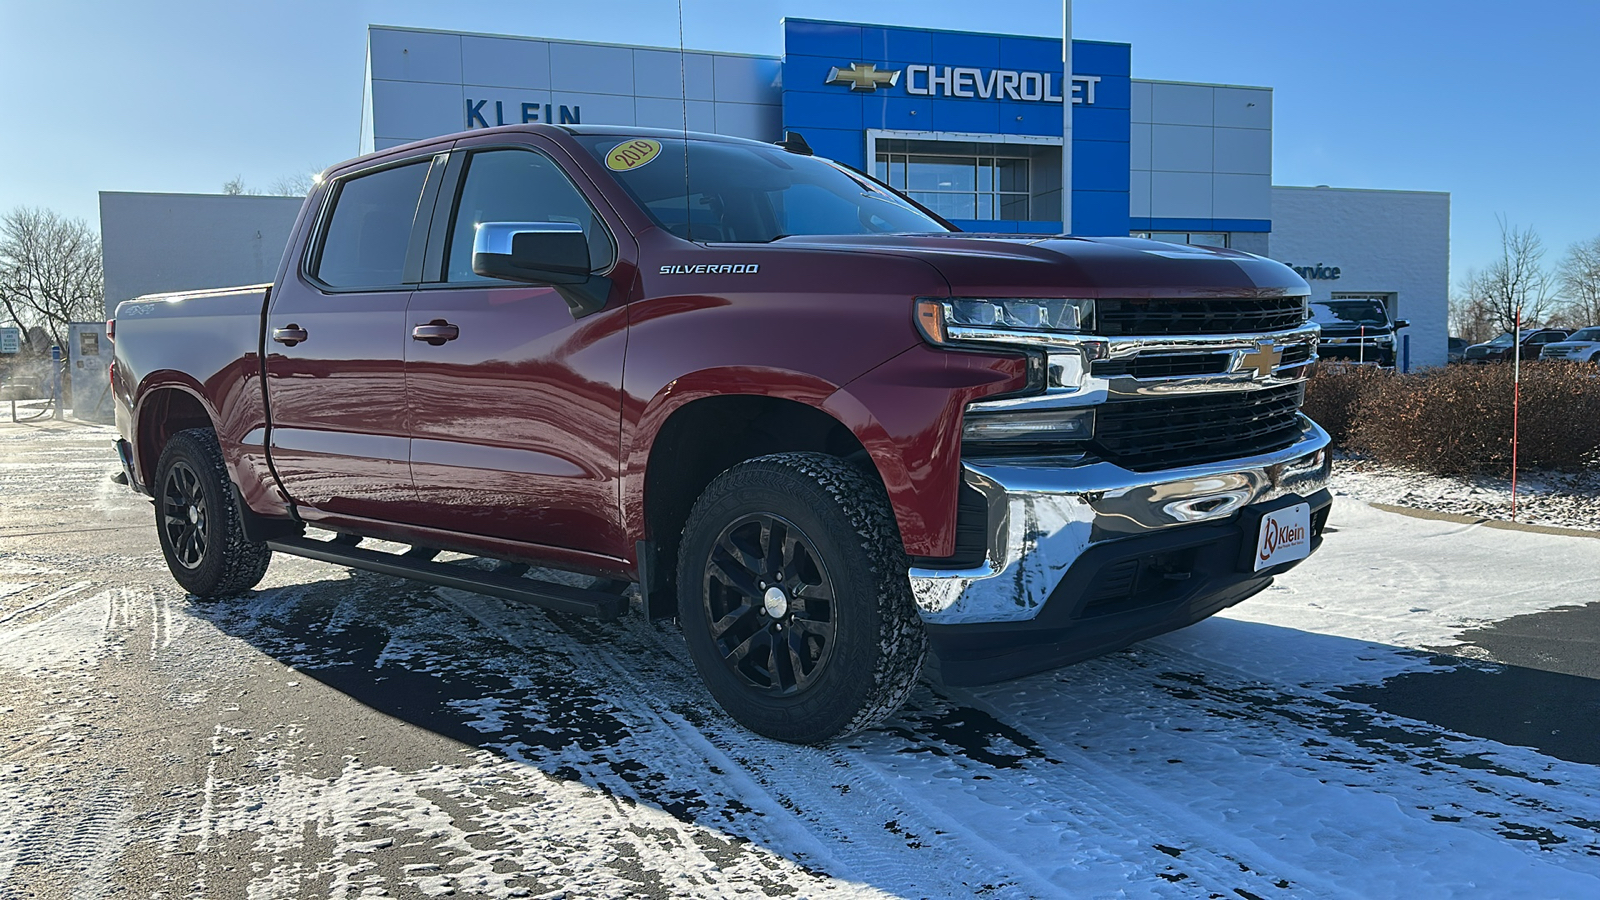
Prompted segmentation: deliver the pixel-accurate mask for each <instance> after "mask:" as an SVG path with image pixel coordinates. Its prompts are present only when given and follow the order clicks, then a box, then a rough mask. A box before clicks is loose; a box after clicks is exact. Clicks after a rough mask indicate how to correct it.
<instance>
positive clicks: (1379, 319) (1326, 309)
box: [1311, 300, 1389, 328]
mask: <svg viewBox="0 0 1600 900" xmlns="http://www.w3.org/2000/svg"><path fill="white" fill-rule="evenodd" d="M1311 318H1312V319H1313V320H1315V321H1316V322H1317V323H1319V324H1322V325H1352V326H1354V325H1365V326H1366V327H1368V328H1387V327H1389V314H1388V312H1386V311H1385V310H1384V308H1383V304H1382V303H1379V302H1378V301H1376V300H1323V301H1320V302H1316V303H1312V304H1311Z"/></svg>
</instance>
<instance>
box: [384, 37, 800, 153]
mask: <svg viewBox="0 0 1600 900" xmlns="http://www.w3.org/2000/svg"><path fill="white" fill-rule="evenodd" d="M367 44H368V46H367V51H368V67H369V71H370V76H369V79H368V81H369V84H370V86H371V98H372V100H371V102H372V126H371V131H370V134H371V136H372V143H371V145H370V146H368V147H365V148H364V149H368V150H373V149H376V150H382V149H385V148H387V147H392V146H394V145H396V144H402V143H405V142H407V141H414V140H420V139H422V138H427V137H433V136H436V135H440V134H449V133H451V132H455V131H464V130H467V129H468V128H469V127H471V126H473V125H478V123H477V121H476V120H475V119H470V118H469V116H468V102H469V101H470V102H471V103H473V104H476V103H477V102H478V101H480V100H482V101H487V102H486V103H485V104H484V106H483V107H482V109H481V115H482V116H483V117H484V119H485V120H486V121H487V123H488V124H489V125H491V126H492V125H496V124H502V123H503V124H507V125H511V124H520V123H521V122H522V121H523V117H522V109H523V104H525V103H526V104H534V106H535V107H536V108H537V110H538V113H539V115H540V120H541V121H542V120H543V115H544V110H545V107H546V105H547V104H548V106H549V108H550V113H551V114H552V115H551V117H552V118H554V119H555V120H556V121H557V122H559V121H560V118H559V115H560V108H561V107H563V106H566V107H568V108H576V109H577V110H578V111H579V115H580V118H581V121H582V123H583V124H585V125H637V126H642V127H649V128H682V127H684V124H685V123H684V118H685V115H686V114H687V117H688V127H689V130H691V131H709V132H717V133H721V134H729V135H734V136H738V137H749V138H755V139H758V140H772V139H774V137H775V136H776V135H777V134H778V133H779V131H780V130H781V128H782V122H783V108H782V104H781V99H780V96H779V93H778V90H779V86H780V85H779V77H780V74H781V67H780V64H779V60H778V59H777V57H770V56H749V55H743V54H730V53H701V52H691V53H686V54H684V56H683V67H682V70H681V72H680V68H679V54H678V51H676V50H667V49H656V48H650V47H627V46H620V45H612V44H593V43H577V42H571V41H555V40H542V39H535V38H521V37H505V36H499V35H480V34H462V33H456V32H441V31H424V30H415V29H408V28H392V27H387V26H378V25H374V26H371V27H370V28H369V29H368V31H367ZM685 101H687V109H686V108H685V105H686V104H685ZM479 127H481V125H480V126H479Z"/></svg>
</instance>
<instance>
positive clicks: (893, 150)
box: [873, 140, 1034, 221]
mask: <svg viewBox="0 0 1600 900" xmlns="http://www.w3.org/2000/svg"><path fill="white" fill-rule="evenodd" d="M1030 156H1031V154H1030V153H1029V148H1026V147H1016V148H1015V149H1013V148H1011V147H1008V146H1007V145H1005V144H975V143H953V142H952V143H941V142H936V141H901V140H880V141H878V143H877V159H876V160H875V161H874V166H875V168H874V170H873V174H875V175H876V176H877V177H878V180H880V181H883V182H885V183H887V184H888V185H890V186H891V187H894V188H896V189H897V190H901V191H904V192H905V193H906V194H907V195H908V196H910V197H911V199H913V200H915V201H917V202H918V203H921V204H922V205H923V206H926V207H927V208H929V209H931V210H933V211H934V212H936V213H938V214H939V215H941V216H943V217H945V218H946V219H978V220H996V219H999V220H1005V221H1028V220H1029V219H1031V218H1033V212H1034V210H1033V208H1032V207H1033V204H1032V202H1031V198H1030V189H1031V188H1032V187H1033V185H1032V174H1033V173H1032V171H1031V170H1032V162H1033V160H1032V159H1031V158H1030Z"/></svg>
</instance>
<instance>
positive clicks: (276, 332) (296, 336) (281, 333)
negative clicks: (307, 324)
mask: <svg viewBox="0 0 1600 900" xmlns="http://www.w3.org/2000/svg"><path fill="white" fill-rule="evenodd" d="M307 337H308V335H307V334H306V330H305V329H304V328H301V327H300V326H299V325H296V324H294V323H293V322H291V323H289V324H288V325H287V326H285V327H283V328H274V329H272V339H273V340H275V341H277V342H278V343H280V344H282V345H284V346H285V347H293V346H294V345H295V344H298V343H300V342H301V341H303V340H305V339H306V338H307Z"/></svg>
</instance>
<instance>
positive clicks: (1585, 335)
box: [1567, 328, 1600, 341]
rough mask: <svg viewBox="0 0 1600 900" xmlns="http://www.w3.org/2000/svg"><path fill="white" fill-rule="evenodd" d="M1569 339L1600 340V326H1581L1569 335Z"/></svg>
mask: <svg viewBox="0 0 1600 900" xmlns="http://www.w3.org/2000/svg"><path fill="white" fill-rule="evenodd" d="M1567 340H1569V341H1600V328H1579V329H1578V330H1577V331H1574V332H1573V333H1572V334H1571V335H1569V336H1568V337H1567Z"/></svg>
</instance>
